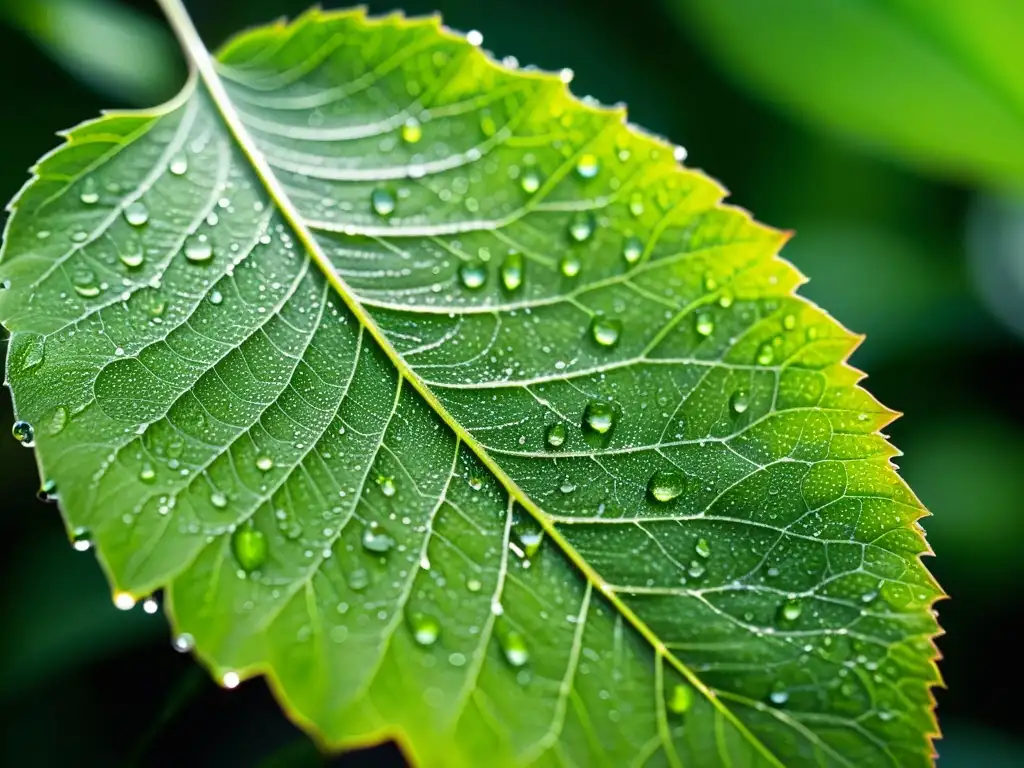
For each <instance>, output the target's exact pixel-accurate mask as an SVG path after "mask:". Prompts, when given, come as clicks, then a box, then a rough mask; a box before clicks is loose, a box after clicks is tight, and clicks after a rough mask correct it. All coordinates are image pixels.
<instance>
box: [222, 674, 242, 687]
mask: <svg viewBox="0 0 1024 768" xmlns="http://www.w3.org/2000/svg"><path fill="white" fill-rule="evenodd" d="M220 682H221V685H223V686H224V687H225V688H227V689H228V690H229V691H230V690H232V689H233V688H237V687H238V685H239V683H241V682H242V680H241V678H240V677H239V676H238V673H237V672H225V673H224V677H222V678H221V679H220Z"/></svg>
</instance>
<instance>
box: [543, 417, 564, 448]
mask: <svg viewBox="0 0 1024 768" xmlns="http://www.w3.org/2000/svg"><path fill="white" fill-rule="evenodd" d="M565 438H566V430H565V424H562V423H561V422H559V423H558V424H552V425H551V426H550V427H548V434H547V443H548V446H550V447H551V448H561V447H562V445H563V444H564V443H565Z"/></svg>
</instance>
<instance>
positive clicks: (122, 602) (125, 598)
mask: <svg viewBox="0 0 1024 768" xmlns="http://www.w3.org/2000/svg"><path fill="white" fill-rule="evenodd" d="M114 607H115V608H117V610H119V611H130V610H131V609H132V608H134V607H135V598H134V597H133V596H132V595H131V594H129V593H128V592H115V593H114Z"/></svg>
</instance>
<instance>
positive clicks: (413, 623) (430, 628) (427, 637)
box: [409, 613, 441, 648]
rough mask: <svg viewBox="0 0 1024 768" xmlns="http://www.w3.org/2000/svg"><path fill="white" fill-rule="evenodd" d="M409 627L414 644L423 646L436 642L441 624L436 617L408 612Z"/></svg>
mask: <svg viewBox="0 0 1024 768" xmlns="http://www.w3.org/2000/svg"><path fill="white" fill-rule="evenodd" d="M409 629H411V630H412V637H413V640H415V641H416V644H417V645H422V646H423V647H424V648H426V647H429V646H431V645H433V644H434V643H436V642H437V638H438V636H439V635H440V634H441V625H440V623H439V622H438V621H437V619H435V618H434V617H433V616H430V615H428V614H425V613H411V614H409Z"/></svg>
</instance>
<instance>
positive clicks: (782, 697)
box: [768, 682, 789, 706]
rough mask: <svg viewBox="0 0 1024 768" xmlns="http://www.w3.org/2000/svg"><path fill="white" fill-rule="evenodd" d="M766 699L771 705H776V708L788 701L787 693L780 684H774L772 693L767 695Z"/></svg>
mask: <svg viewBox="0 0 1024 768" xmlns="http://www.w3.org/2000/svg"><path fill="white" fill-rule="evenodd" d="M768 699H769V700H770V701H771V703H772V704H776V705H778V706H781V705H783V704H785V703H786V702H787V701H789V693H787V692H786V688H785V685H784V684H783V683H782V682H778V683H776V684H775V687H774V688H772V692H771V693H770V694H769V695H768Z"/></svg>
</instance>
